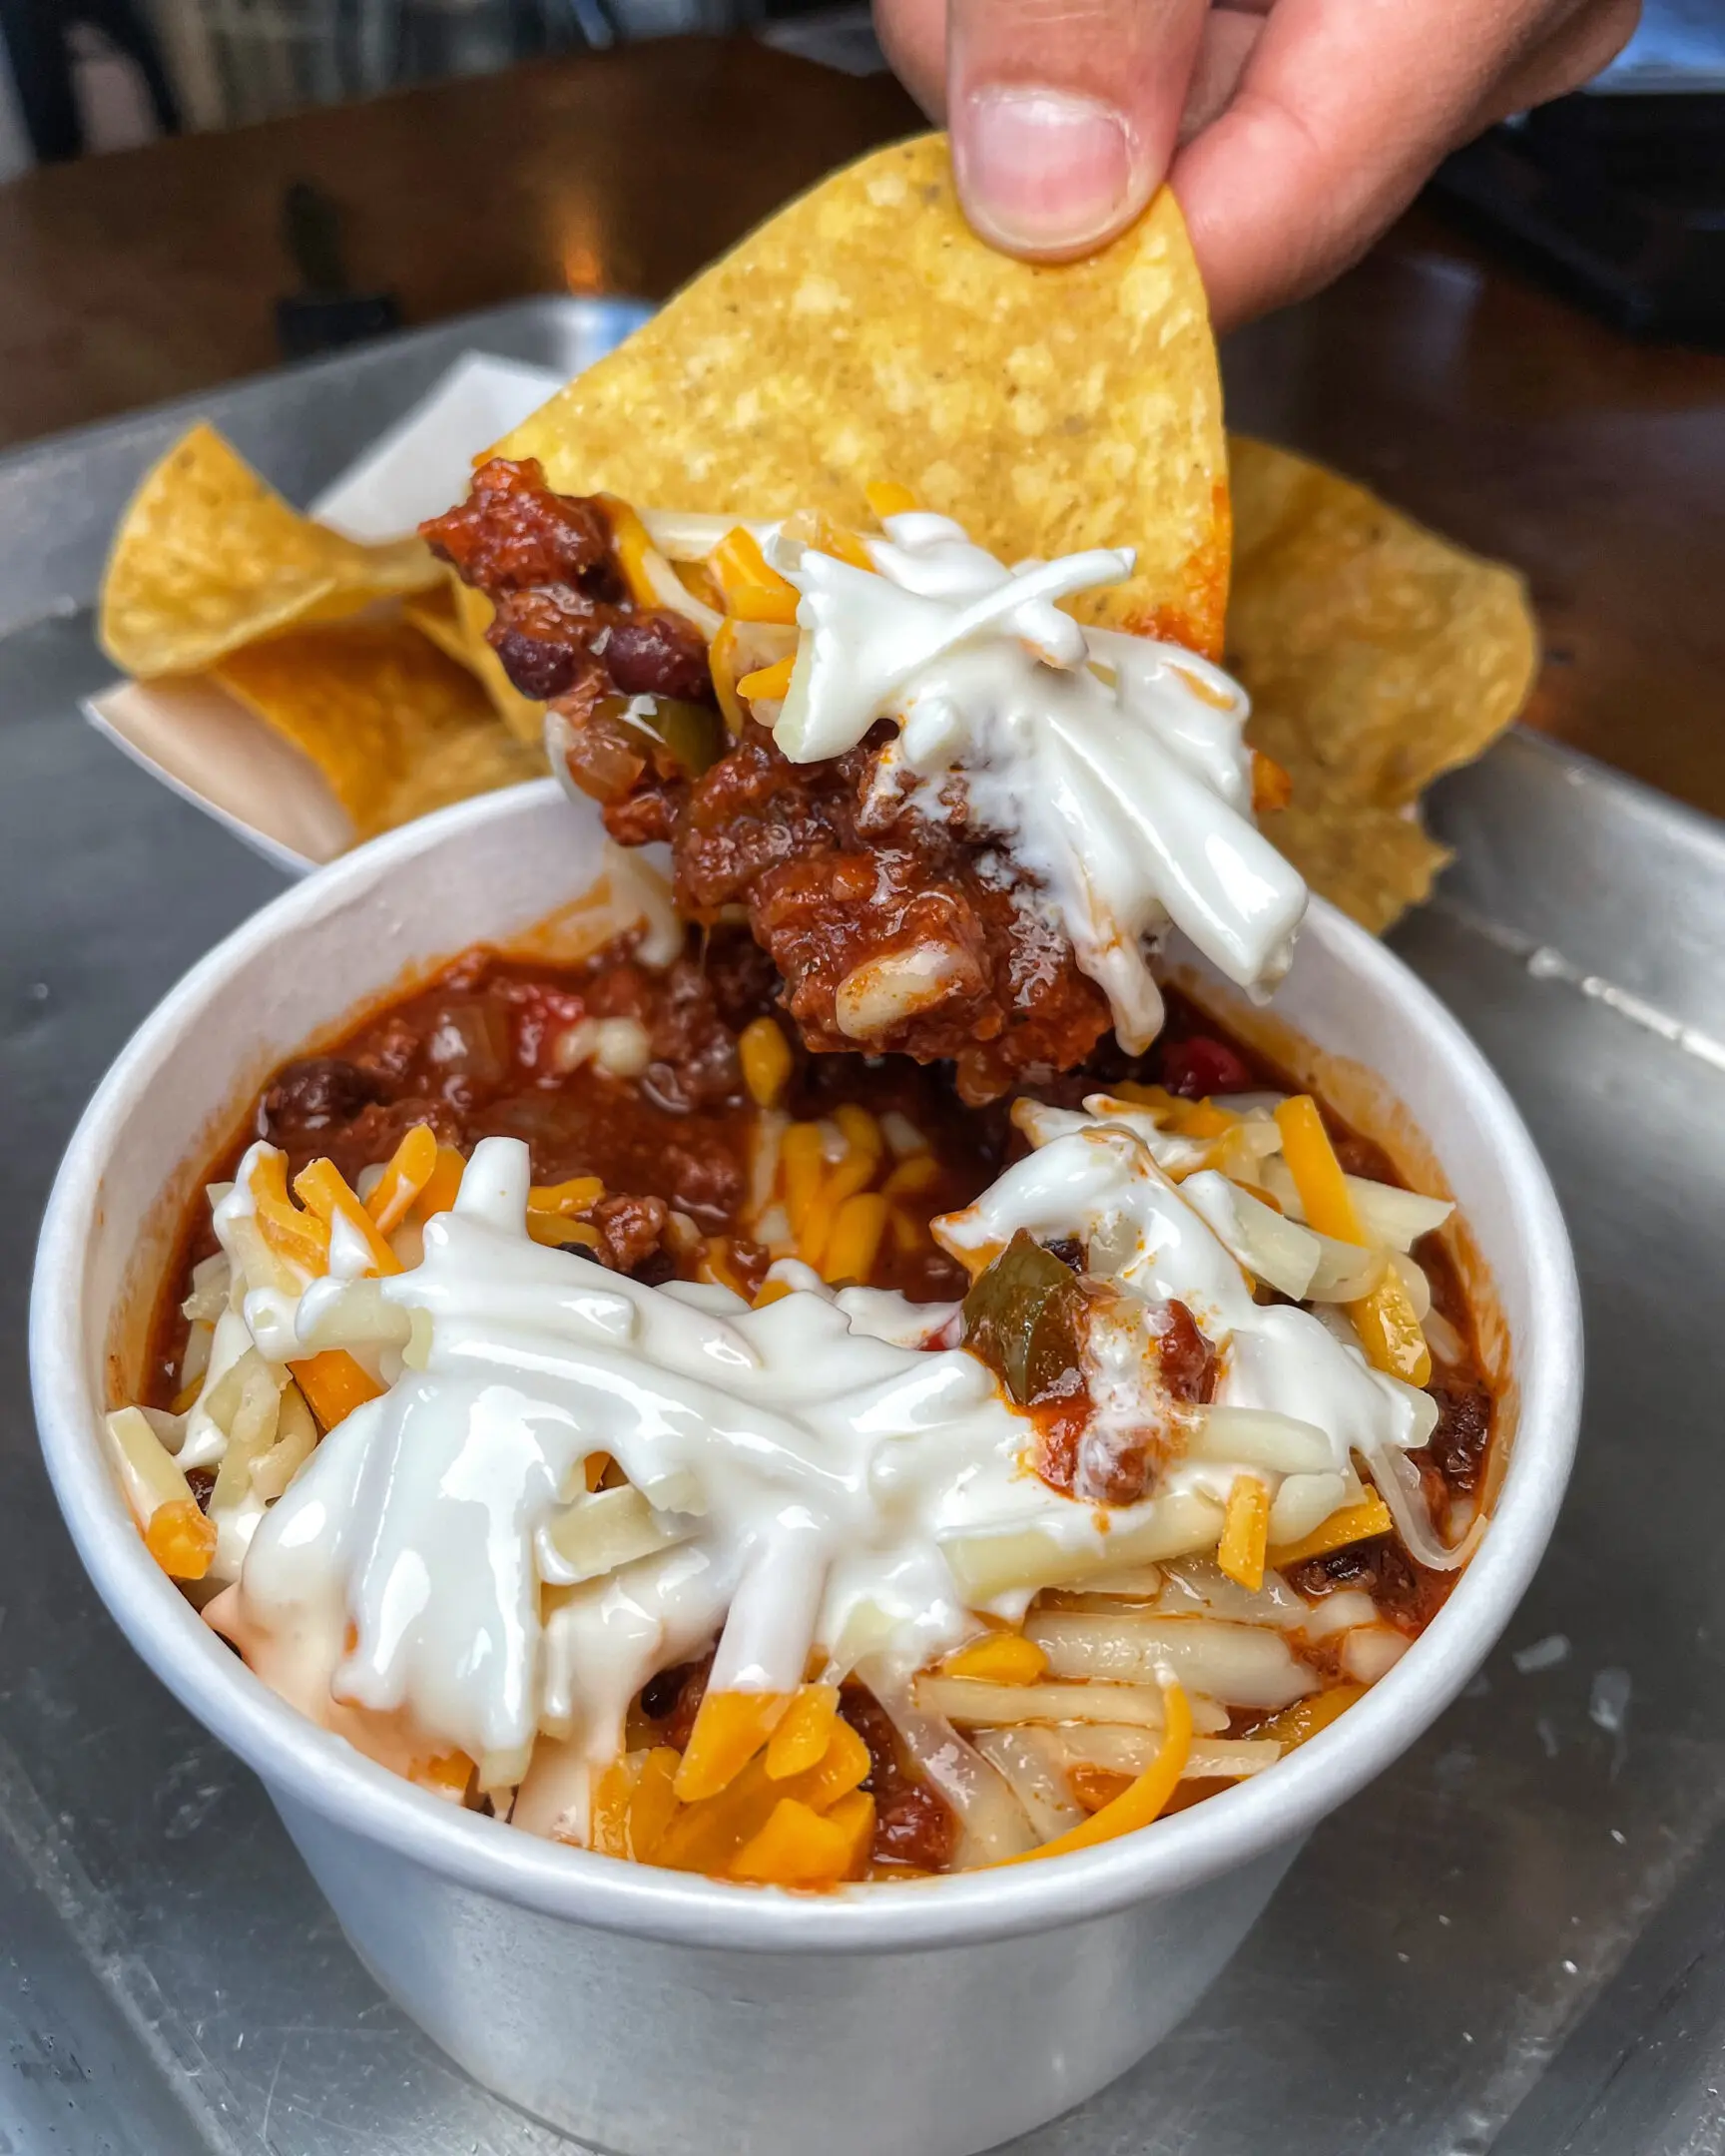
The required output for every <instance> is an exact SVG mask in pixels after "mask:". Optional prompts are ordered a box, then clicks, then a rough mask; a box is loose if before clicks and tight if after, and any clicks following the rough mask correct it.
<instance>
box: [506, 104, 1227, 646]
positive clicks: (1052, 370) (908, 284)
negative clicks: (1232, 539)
mask: <svg viewBox="0 0 1725 2156" xmlns="http://www.w3.org/2000/svg"><path fill="white" fill-rule="evenodd" d="M500 448H501V453H502V454H504V455H506V456H511V457H529V456H531V457H537V458H538V459H539V461H540V462H541V463H542V464H543V465H544V467H545V471H546V475H547V476H548V478H549V479H550V482H551V484H552V485H553V486H554V487H556V488H558V489H559V490H560V491H562V492H564V493H571V494H591V493H596V492H599V491H609V492H612V493H616V494H620V495H622V496H623V497H624V498H625V499H626V500H628V501H632V502H634V503H637V504H639V505H642V506H645V507H648V508H661V509H694V510H707V511H715V512H720V513H724V514H737V515H748V516H778V515H782V514H785V513H787V512H789V511H792V510H795V509H801V508H810V509H816V510H820V511H824V512H826V513H828V514H829V515H832V516H834V517H836V518H838V519H839V520H841V521H842V522H855V521H857V520H859V519H862V518H863V516H864V515H865V513H866V512H865V508H864V503H863V487H864V485H865V484H866V483H867V482H868V481H870V480H895V481H897V482H898V483H899V484H901V485H904V486H907V487H909V488H910V489H911V490H912V492H913V493H914V494H915V496H916V498H917V500H918V501H919V502H920V503H921V504H922V505H923V506H924V507H925V508H929V509H936V510H943V511H945V512H947V513H949V514H950V515H952V516H955V517H958V518H960V519H961V520H962V521H963V523H964V524H965V525H966V526H967V528H968V529H969V531H970V532H971V534H972V536H973V537H974V538H976V539H977V540H978V541H979V542H980V543H981V544H982V545H983V546H986V547H989V548H991V549H992V550H993V551H994V552H995V553H997V554H999V555H1001V556H1002V557H1003V558H1004V559H1006V560H1007V561H1017V560H1021V559H1022V558H1023V557H1025V556H1026V555H1054V554H1064V553H1069V552H1072V551H1074V550H1076V549H1079V548H1084V547H1094V546H1131V547H1135V548H1136V549H1137V550H1138V563H1137V569H1136V572H1135V574H1134V575H1133V577H1132V578H1131V580H1130V582H1129V583H1127V584H1125V585H1121V586H1118V587H1116V588H1115V589H1114V590H1112V591H1109V592H1104V593H1099V594H1096V595H1093V596H1091V597H1087V598H1085V599H1083V600H1081V601H1078V602H1075V604H1074V611H1075V612H1076V613H1078V614H1079V616H1080V618H1082V619H1083V620H1086V621H1092V622H1098V623H1103V624H1106V625H1107V626H1109V627H1113V628H1121V629H1129V630H1136V631H1138V632H1140V633H1142V634H1146V635H1155V636H1165V637H1172V638H1175V639H1177V640H1179V641H1180V642H1182V643H1185V644H1187V645H1189V646H1191V647H1192V648H1194V649H1196V650H1200V651H1203V652H1206V653H1209V654H1211V655H1212V656H1214V655H1216V654H1217V653H1218V652H1219V651H1220V648H1221V641H1222V619H1223V613H1224V609H1225V606H1226V602H1227V590H1228V553H1229V545H1228V491H1227V488H1228V475H1227V456H1226V445H1225V443H1224V439H1223V433H1222V397H1221V386H1220V382H1219V380H1218V376H1217V371H1216V351H1215V344H1214V340H1213V339H1212V337H1211V333H1210V322H1209V315H1208V312H1207V310H1206V307H1205V302H1204V292H1203V287H1202V285H1201V284H1200V282H1199V279H1198V271H1197V267H1196V265H1195V264H1194V262H1193V259H1192V253H1191V249H1190V247H1189V246H1188V244H1187V239H1186V230H1185V227H1184V225H1183V224H1182V222H1181V218H1180V213H1179V210H1178V209H1177V208H1176V206H1175V203H1174V199H1173V197H1172V196H1171V195H1170V194H1169V193H1168V192H1167V190H1166V189H1164V190H1163V191H1162V193H1161V194H1159V195H1158V196H1157V198H1156V200H1155V202H1154V203H1153V204H1152V205H1151V207H1150V210H1149V211H1148V213H1147V214H1146V215H1145V217H1144V218H1143V219H1142V220H1141V221H1140V223H1139V224H1138V225H1137V226H1135V227H1134V228H1133V230H1132V231H1131V232H1130V233H1128V234H1127V235H1126V236H1125V237H1124V238H1123V239H1121V240H1119V241H1117V242H1116V243H1115V244H1114V245H1113V246H1112V247H1110V248H1107V249H1105V250H1104V251H1103V252H1102V253H1101V254H1100V255H1095V256H1092V257H1091V258H1090V259H1089V260H1088V261H1086V262H1081V263H1069V264H1061V265H1057V266H1052V267H1050V266H1033V265H1030V264H1026V263H1020V262H1014V261H1011V260H1010V259H1009V258H1007V257H1006V256H1004V255H999V254H996V253H995V252H994V250H993V249H991V248H988V247H984V246H983V244H982V243H981V241H979V240H978V239H977V238H976V237H975V235H974V234H973V233H972V232H971V230H970V228H969V226H968V225H966V223H965V222H964V219H963V217H962V215H961V213H960V212H959V209H958V206H957V202H956V200H955V198H954V195H953V189H952V174H951V165H950V161H949V159H948V156H947V149H946V141H945V138H944V136H938V135H934V136H925V137H923V138H922V139H920V140H919V141H915V142H908V143H899V144H897V145H895V146H894V147H893V148H891V149H889V150H882V151H879V152H877V153H876V154H875V155H873V156H871V157H867V158H864V159H863V161H862V163H861V164H858V165H853V166H851V167H850V168H849V169H848V170H847V171H844V172H842V173H839V174H837V175H836V176H835V177H834V178H832V179H830V180H827V181H824V182H823V183H822V184H821V186H819V187H818V188H816V189H815V190H814V192H813V193H812V194H809V195H806V196H804V197H803V198H802V200H801V201H799V202H795V203H793V204H792V205H791V206H790V208H789V209H787V210H784V211H781V212H780V214H779V215H778V216H777V217H775V218H773V219H772V220H771V221H770V222H769V223H768V224H766V225H764V226H762V227H761V228H760V230H759V231H758V232H756V233H754V234H753V235H751V237H750V238H749V239H747V240H745V241H744V242H743V244H742V245H741V246H740V247H739V248H737V249H736V250H735V251H734V252H733V253H732V254H730V255H728V256H726V257H725V258H724V260H723V261H721V262H719V263H718V264H716V265H715V266H714V268H712V269H708V270H707V271H705V272H704V274H702V275H701V276H699V277H697V278H696V280H695V281H694V283H692V284H690V285H688V286H686V287H685V289H684V290H683V291H681V292H680V293H679V294H678V295H677V297H676V298H674V299H673V300H672V301H671V302H670V303H669V305H667V306H666V307H665V308H663V309H662V311H661V312H660V313H658V314H656V315H655V316H654V317H653V319H652V320H651V321H650V322H648V323H647V324H646V325H645V326H644V327H642V328H640V329H638V330H636V332H635V334H634V335H633V336H632V337H630V338H629V340H628V342H627V343H625V344H623V345H622V346H620V347H619V349H618V350H617V351H615V352H613V353H612V354H611V355H610V356H609V357H608V358H605V359H602V360H600V361H599V363H598V364H597V365H596V366H593V367H589V368H588V369H587V371H586V372H585V373H583V374H580V375H577V376H576V378H575V379H574V380H573V381H572V382H570V383H569V385H568V387H567V388H565V389H563V390H562V391H560V392H559V394H558V395H557V396H555V397H553V398H552V400H551V401H550V403H548V404H547V405H545V406H544V407H543V409H541V410H540V411H539V412H537V413H535V414H534V416H533V417H532V418H530V419H529V420H527V421H526V423H525V424H524V425H522V426H521V427H518V428H517V429H516V431H515V432H514V433H513V434H511V435H510V436H509V437H508V439H507V440H506V441H505V442H503V443H502V444H501V445H500Z"/></svg>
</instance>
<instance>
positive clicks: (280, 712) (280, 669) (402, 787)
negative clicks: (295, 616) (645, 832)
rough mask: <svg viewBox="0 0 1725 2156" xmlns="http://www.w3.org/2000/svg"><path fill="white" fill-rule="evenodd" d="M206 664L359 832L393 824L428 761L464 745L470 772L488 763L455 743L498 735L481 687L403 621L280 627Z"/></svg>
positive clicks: (496, 781) (366, 834)
mask: <svg viewBox="0 0 1725 2156" xmlns="http://www.w3.org/2000/svg"><path fill="white" fill-rule="evenodd" d="M211 672H212V674H213V676H214V678H215V679H216V680H217V681H218V682H220V683H221V685H222V686H223V688H225V689H226V690H227V691H228V692H229V693H230V695H232V696H236V697H238V698H239V700H240V701H241V703H243V704H244V705H246V706H247V708H248V709H249V710H251V711H253V712H256V713H257V715H258V717H259V718H261V719H263V720H264V721H265V722H266V723H267V724H268V725H270V726H272V727H274V728H275V729H276V731H277V732H278V733H279V734H281V735H282V736H283V737H284V738H285V739H286V740H288V741H289V742H291V743H292V744H293V746H294V748H296V749H298V750H299V751H300V752H301V753H302V754H303V755H305V756H306V757H308V758H309V759H310V760H311V762H312V763H313V764H315V765H316V767H317V769H318V770H319V771H320V772H321V773H322V774H323V777H324V778H325V780H327V782H328V784H329V789H330V792H331V793H332V794H333V795H334V796H335V799H336V800H337V801H338V802H339V803H340V804H341V806H342V808H344V809H346V811H347V813H348V815H350V816H351V817H352V819H353V827H354V831H355V832H356V834H357V835H358V836H359V837H361V838H368V837H370V836H371V835H372V834H373V833H374V832H376V831H379V830H383V829H385V828H386V827H387V826H388V825H389V824H390V823H392V822H399V821H401V820H403V812H402V810H401V808H400V804H401V803H402V802H403V801H404V800H411V799H412V798H413V792H412V790H413V786H414V785H415V784H416V783H417V782H418V775H419V774H420V772H421V770H422V768H430V769H433V770H434V769H435V768H436V762H437V760H438V759H441V758H446V757H457V758H458V757H459V756H460V755H461V754H463V753H470V754H471V756H472V758H473V759H474V768H475V769H480V768H486V769H495V768H496V766H495V763H494V762H493V763H492V764H491V765H490V766H487V765H486V761H485V752H484V751H482V750H479V749H477V748H475V749H472V750H471V751H470V752H464V751H463V750H462V748H461V745H463V744H465V743H467V742H468V741H469V740H471V739H473V738H476V737H480V736H483V737H485V738H486V739H487V740H488V741H490V742H492V743H498V742H500V741H502V740H503V737H501V736H500V734H499V730H498V727H497V722H496V719H495V718H494V716H493V715H492V712H491V707H490V705H489V704H488V703H487V701H486V698H485V694H484V691H483V690H482V689H481V688H480V686H479V684H478V683H477V682H476V681H475V680H474V678H473V676H472V675H471V674H470V673H468V672H467V670H466V669H465V668H464V667H459V666H457V665H455V664H454V662H453V661H452V660H450V659H446V658H445V657H444V656H443V654H442V653H441V652H439V651H436V650H434V649H433V648H432V646H431V645H430V644H428V643H427V642H426V641H425V639H424V637H422V636H421V635H420V634H419V632H418V630H416V629H414V628H411V627H409V625H408V624H407V623H406V622H400V621H393V622H371V621H362V622H342V623H336V624H332V625H329V626H322V627H315V628H308V629H292V630H288V631H287V632H286V633H285V634H283V635H281V636H276V637H271V638H268V639H267V640H266V641H265V642H264V643H262V644H253V645H250V646H248V647H247V649H246V650H244V651H237V652H231V653H230V654H229V655H228V656H227V658H225V659H224V660H223V661H222V662H221V663H220V665H218V666H216V667H214V668H212V669H211ZM506 746H509V747H513V746H515V745H513V744H506ZM529 776H530V775H529ZM486 783H487V784H491V785H502V784H504V783H506V782H505V781H503V780H502V779H497V778H492V779H490V780H488V781H487V782H486ZM480 790H481V789H480V788H479V787H478V786H475V787H474V789H473V791H475V792H477V791H480ZM440 798H449V799H453V798H454V797H453V796H446V797H440ZM405 812H406V813H412V812H413V811H412V810H411V809H409V810H407V811H405Z"/></svg>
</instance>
